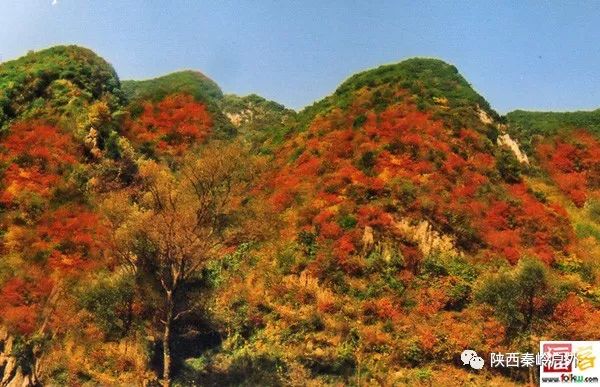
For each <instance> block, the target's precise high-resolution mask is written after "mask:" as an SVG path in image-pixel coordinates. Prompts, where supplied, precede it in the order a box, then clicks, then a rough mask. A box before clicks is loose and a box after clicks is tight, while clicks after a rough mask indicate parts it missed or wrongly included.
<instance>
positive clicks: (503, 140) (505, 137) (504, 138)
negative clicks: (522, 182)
mask: <svg viewBox="0 0 600 387" xmlns="http://www.w3.org/2000/svg"><path fill="white" fill-rule="evenodd" d="M498 145H500V146H507V147H508V148H509V149H510V150H511V151H512V152H513V154H514V155H515V157H516V158H517V160H519V162H520V163H524V164H529V158H528V157H527V155H526V154H525V153H524V152H523V151H521V148H520V147H519V144H517V142H516V141H515V140H513V139H512V138H511V137H510V134H508V133H503V134H501V135H500V136H498Z"/></svg>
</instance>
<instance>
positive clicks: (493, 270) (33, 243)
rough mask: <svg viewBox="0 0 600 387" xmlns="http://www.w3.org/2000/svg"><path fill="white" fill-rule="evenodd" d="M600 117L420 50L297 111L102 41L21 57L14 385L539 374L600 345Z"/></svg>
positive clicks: (10, 266) (7, 382)
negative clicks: (488, 85) (489, 81)
mask: <svg viewBox="0 0 600 387" xmlns="http://www.w3.org/2000/svg"><path fill="white" fill-rule="evenodd" d="M599 117H600V112H599V111H593V112H573V113H550V112H548V113H542V112H524V111H515V112H512V113H509V114H507V115H506V116H500V115H499V114H497V113H496V112H495V111H494V110H493V108H492V107H491V106H490V105H489V103H488V102H487V101H486V100H485V99H484V98H483V97H482V96H481V95H479V94H478V93H477V92H476V91H475V90H474V89H473V88H472V87H471V86H470V85H469V83H468V82H467V80H465V79H464V78H463V77H462V76H461V75H460V73H459V72H458V70H457V69H456V68H455V67H454V66H452V65H450V64H447V63H445V62H443V61H441V60H436V59H423V58H413V59H408V60H405V61H403V62H400V63H397V64H392V65H386V66H382V67H379V68H376V69H373V70H368V71H365V72H362V73H359V74H356V75H353V76H351V77H350V78H348V79H347V80H346V81H345V82H343V83H342V84H341V85H340V86H339V87H338V88H337V90H335V91H334V92H333V93H332V94H331V95H330V96H328V97H326V98H324V99H322V100H321V101H317V102H315V103H314V104H313V105H311V106H309V107H307V108H305V109H303V110H302V111H299V112H296V111H294V110H292V109H288V108H286V107H285V106H283V105H281V104H279V103H277V102H274V101H269V100H266V99H265V98H262V97H260V96H258V95H248V96H237V95H233V94H224V93H223V92H222V91H221V89H220V88H219V86H218V85H217V84H216V83H215V82H214V81H212V80H210V79H209V78H208V77H206V76H205V75H203V74H202V73H200V72H196V71H182V72H177V73H172V74H169V75H166V76H163V77H160V78H156V79H151V80H145V81H120V79H119V77H118V75H117V74H116V72H115V70H114V69H113V68H112V66H111V65H110V64H109V63H107V62H106V61H105V60H103V59H102V58H100V57H99V56H97V55H96V54H95V53H93V52H92V51H90V50H88V49H85V48H82V47H77V46H57V47H52V48H49V49H46V50H42V51H39V52H30V53H29V54H27V55H26V56H24V57H22V58H19V59H17V60H13V61H9V62H4V63H0V312H1V313H0V386H34V385H74V386H79V385H82V386H87V385H90V386H91V385H148V386H155V385H156V386H158V385H163V386H170V385H182V386H183V385H185V386H188V385H202V386H212V385H214V386H217V385H218V386H223V385H248V386H254V385H267V386H280V385H281V386H283V385H311V386H321V385H354V386H366V385H424V386H427V385H452V384H454V382H455V381H456V380H461V381H462V383H463V385H466V386H471V385H472V386H476V385H484V384H485V385H498V386H500V385H502V386H504V385H523V384H526V383H528V382H534V381H535V378H536V377H537V372H531V371H530V372H528V370H527V369H526V368H512V369H510V368H509V369H506V368H505V369H502V368H498V369H495V370H490V369H483V370H481V371H476V370H473V369H470V368H467V367H464V366H463V364H462V362H461V360H460V353H461V351H463V350H464V349H467V348H469V349H473V350H476V351H477V352H478V353H479V354H480V355H482V356H484V358H488V359H489V354H490V353H492V352H536V351H537V349H538V345H539V341H540V340H551V339H561V338H568V339H570V340H593V339H597V335H598V333H597V329H598V326H600V131H599V129H598V128H599V123H600V120H599Z"/></svg>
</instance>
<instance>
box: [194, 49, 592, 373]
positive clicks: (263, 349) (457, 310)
mask: <svg viewBox="0 0 600 387" xmlns="http://www.w3.org/2000/svg"><path fill="white" fill-rule="evenodd" d="M299 120H300V124H299V126H298V127H296V128H295V129H294V130H292V131H290V132H289V133H288V134H287V136H286V138H285V141H284V142H283V144H282V146H281V148H280V149H279V150H277V151H276V152H275V154H274V156H273V160H272V161H271V162H270V166H271V170H270V172H267V173H266V175H265V176H264V180H263V183H262V185H261V186H260V187H259V189H258V191H259V192H260V193H261V194H263V193H264V194H265V196H264V197H265V200H266V201H268V202H269V203H270V204H271V205H272V207H273V210H274V211H275V212H277V213H279V214H280V215H281V216H280V221H281V223H280V224H279V225H278V226H277V229H278V230H279V237H278V238H277V239H276V240H273V241H271V243H268V244H266V245H264V246H262V248H261V249H259V252H258V253H257V254H258V256H259V257H262V259H261V260H259V261H258V263H247V264H246V266H244V268H243V269H242V270H241V271H242V272H247V274H246V275H244V274H241V275H240V276H239V278H238V279H237V280H236V281H234V282H233V283H232V284H231V285H230V286H229V288H228V289H226V290H224V291H223V292H222V293H221V294H219V295H218V299H219V301H218V305H219V308H218V309H219V310H220V315H221V319H222V321H223V324H225V326H226V327H227V329H228V330H230V331H232V332H233V335H231V336H229V337H228V338H227V339H226V341H225V342H224V344H223V347H224V348H228V350H226V351H225V352H222V353H219V354H218V355H217V356H216V359H217V360H216V361H214V363H213V367H216V368H217V369H218V370H219V371H220V372H225V373H226V372H227V366H226V365H227V364H229V362H231V361H233V362H234V363H235V361H240V362H244V363H243V364H248V362H250V360H248V359H247V357H244V356H245V355H243V354H248V353H252V354H253V355H252V358H254V359H256V361H257V362H258V361H259V360H258V359H262V360H261V363H259V364H264V365H265V366H264V367H265V368H260V366H259V365H256V366H255V367H256V368H251V369H250V370H249V371H248V372H257V373H258V374H259V375H260V372H266V373H267V375H272V374H271V373H269V372H272V371H268V364H272V365H273V367H275V365H278V364H279V365H280V366H279V367H280V368H283V369H284V370H285V371H283V375H281V374H277V375H278V377H280V378H282V379H279V380H287V378H292V379H291V382H292V383H294V382H298V383H300V381H301V380H306V379H310V380H311V381H314V382H315V383H317V384H319V383H321V384H335V383H357V384H360V383H366V384H374V383H380V384H402V383H405V384H410V383H419V382H424V381H425V382H426V381H427V380H431V381H436V382H439V381H441V380H444V378H448V377H450V376H449V375H453V377H455V378H462V377H464V374H463V372H464V371H463V370H462V369H461V368H460V367H452V368H449V367H443V366H442V365H445V364H449V363H452V362H455V364H459V363H458V362H457V354H459V353H460V352H461V351H462V350H463V349H464V348H475V349H476V350H477V351H478V352H479V353H484V354H489V353H490V352H492V351H493V352H497V351H502V349H503V348H506V349H508V348H509V347H510V348H512V350H515V348H518V349H520V350H521V351H526V350H529V349H530V348H529V345H530V344H529V342H530V340H531V336H532V335H546V336H548V337H553V336H554V335H556V334H557V333H556V332H557V327H559V326H560V325H561V324H562V323H563V322H564V318H565V316H564V315H562V314H558V315H556V314H555V311H560V310H564V308H565V307H566V304H565V303H570V302H572V299H571V298H567V294H569V293H570V292H573V294H575V293H576V294H579V295H584V294H586V290H585V289H588V288H589V287H590V286H592V287H593V286H595V289H597V271H595V270H596V269H593V267H596V266H595V265H597V260H595V258H594V255H593V253H592V252H591V251H592V250H590V251H583V249H581V247H580V246H581V245H580V244H579V241H578V240H577V238H576V236H575V234H574V230H573V226H572V223H571V221H570V218H569V214H568V213H567V210H566V209H565V208H564V207H563V205H562V204H561V202H559V201H556V200H549V199H548V197H545V196H544V195H543V194H542V193H541V192H538V191H537V190H536V189H538V188H539V187H538V186H535V185H532V184H530V178H529V176H528V175H527V173H528V167H527V166H526V165H524V164H521V163H519V161H518V160H517V159H516V157H515V156H514V154H513V153H512V151H511V150H510V149H509V148H505V147H504V146H499V145H497V137H498V134H499V133H501V132H502V131H503V130H504V127H503V125H502V124H501V123H500V122H499V121H500V120H499V119H498V117H497V115H496V114H495V113H494V112H493V111H492V110H491V109H490V108H489V105H488V104H487V102H485V100H484V99H483V98H482V97H481V96H479V95H478V94H477V93H476V92H475V91H474V90H473V89H472V88H470V87H469V86H468V84H467V83H466V81H464V79H463V78H462V77H461V76H460V75H459V74H458V73H457V72H456V69H455V68H454V67H452V66H450V65H448V64H445V63H443V62H441V61H437V60H428V59H413V60H408V61H406V62H401V63H399V64H396V65H390V66H385V67H383V68H380V69H375V70H370V71H366V72H364V73H361V74H358V75H355V76H353V77H351V78H350V79H349V80H348V81H346V82H345V83H344V84H342V86H340V87H339V88H338V89H337V90H336V92H335V93H334V94H332V95H331V96H329V97H327V98H325V99H324V100H322V101H319V102H316V103H315V104H314V105H313V106H311V107H309V108H307V109H306V110H304V111H303V112H300V113H299ZM588 242H589V243H590V244H595V243H597V242H593V241H586V242H585V243H588ZM594 249H596V250H593V251H597V247H595V248H594ZM553 268H557V269H553ZM593 273H596V274H593ZM528 281H529V282H528ZM596 291H597V290H596ZM532 297H534V298H535V303H533V301H532ZM585 297H586V301H582V303H581V305H582V306H578V308H579V307H582V308H584V309H586V310H587V312H585V313H587V314H586V316H587V317H586V318H589V319H590V320H595V321H597V319H598V317H599V316H598V313H594V312H591V310H592V309H593V306H592V305H594V304H593V302H597V300H596V299H595V298H594V297H595V296H593V295H592V294H587V295H586V296H585ZM236 305H243V306H244V309H243V312H242V311H238V310H237V309H236ZM527 305H529V307H528V306H527ZM588 308H589V309H588ZM561 313H562V312H561ZM240 319H242V320H241V321H240ZM234 321H235V323H234ZM580 328H581V332H580V333H578V334H575V335H576V336H578V337H590V336H589V335H590V332H591V331H590V330H589V329H590V326H589V325H586V326H585V327H583V326H580ZM486 356H487V355H486ZM232 358H233V360H232ZM250 364H253V363H250ZM219 367H222V368H219ZM205 371H206V370H205ZM219 375H222V374H219ZM419 375H423V376H419ZM294 377H295V378H296V379H293V378H294ZM515 377H516V378H517V379H518V378H525V377H526V375H525V374H519V375H516V376H515ZM521 380H523V379H521ZM504 383H506V381H505V382H504Z"/></svg>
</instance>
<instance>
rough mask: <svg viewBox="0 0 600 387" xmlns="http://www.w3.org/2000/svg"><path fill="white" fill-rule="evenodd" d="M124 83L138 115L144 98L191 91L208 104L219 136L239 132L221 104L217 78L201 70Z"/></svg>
mask: <svg viewBox="0 0 600 387" xmlns="http://www.w3.org/2000/svg"><path fill="white" fill-rule="evenodd" d="M122 84H123V92H124V93H125V95H126V96H127V99H128V100H129V103H130V104H131V105H132V106H131V111H132V112H133V114H134V115H135V114H137V113H139V112H140V111H141V106H142V104H143V103H144V102H159V101H161V100H162V99H164V98H165V97H167V96H169V95H174V94H188V95H191V96H192V97H194V99H195V100H196V101H198V102H202V103H204V104H206V106H207V109H208V111H209V112H210V114H211V115H212V117H213V121H214V131H215V133H216V134H217V135H218V136H224V137H230V136H232V135H234V134H235V132H236V128H235V126H233V125H232V124H231V122H230V121H229V120H228V119H227V117H226V116H225V115H224V114H223V112H222V110H221V108H220V106H219V102H220V100H222V99H223V92H222V91H221V89H220V88H219V86H218V85H217V84H216V83H215V82H214V81H213V80H211V79H210V78H208V77H207V76H205V75H204V74H202V73H200V72H198V71H191V70H186V71H178V72H175V73H171V74H167V75H164V76H161V77H157V78H153V79H147V80H142V81H131V80H128V81H123V83H122Z"/></svg>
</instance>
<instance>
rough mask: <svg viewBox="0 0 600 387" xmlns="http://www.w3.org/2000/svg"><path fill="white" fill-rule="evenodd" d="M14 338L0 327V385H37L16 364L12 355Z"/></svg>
mask: <svg viewBox="0 0 600 387" xmlns="http://www.w3.org/2000/svg"><path fill="white" fill-rule="evenodd" d="M13 346H14V338H13V337H12V336H10V335H9V334H8V332H7V331H6V330H5V329H4V328H2V327H0V386H1V387H32V386H35V385H37V384H38V383H36V382H35V380H34V378H33V376H32V375H28V374H26V373H25V372H23V370H22V369H21V367H20V366H19V365H18V364H17V359H16V358H15V357H14V356H13V354H12V352H13Z"/></svg>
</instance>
